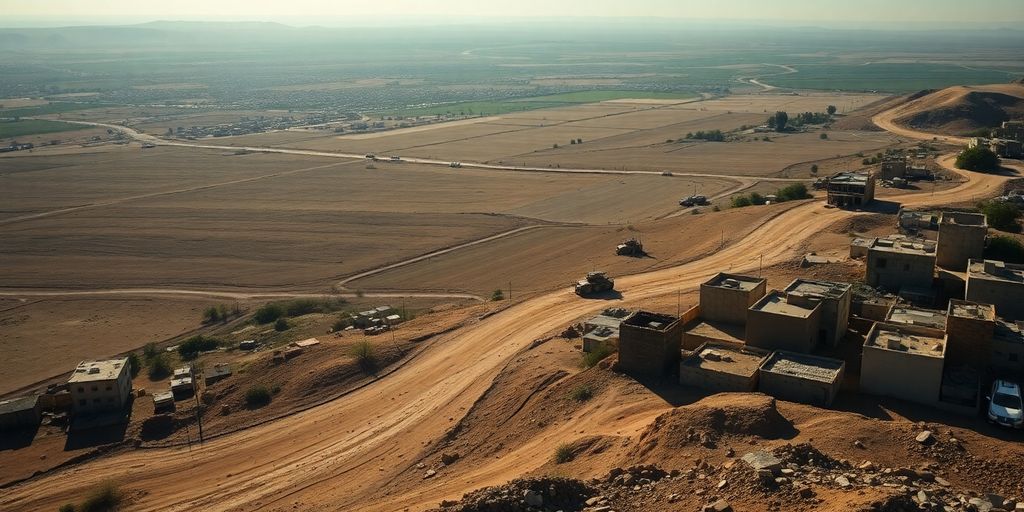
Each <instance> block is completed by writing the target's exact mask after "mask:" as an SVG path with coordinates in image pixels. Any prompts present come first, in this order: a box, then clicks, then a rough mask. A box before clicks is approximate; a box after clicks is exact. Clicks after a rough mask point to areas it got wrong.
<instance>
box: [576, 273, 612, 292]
mask: <svg viewBox="0 0 1024 512" xmlns="http://www.w3.org/2000/svg"><path fill="white" fill-rule="evenodd" d="M574 289H575V291H576V295H579V296H581V297H585V296H587V295H594V294H598V293H602V292H608V291H612V290H614V289H615V280H614V279H612V278H610V277H608V276H607V275H605V273H604V272H587V278H586V279H583V280H581V281H578V282H577V283H576V284H575V286H574Z"/></svg>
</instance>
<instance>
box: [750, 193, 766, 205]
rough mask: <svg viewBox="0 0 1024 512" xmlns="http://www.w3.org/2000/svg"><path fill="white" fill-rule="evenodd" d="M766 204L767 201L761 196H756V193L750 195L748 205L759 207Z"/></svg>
mask: <svg viewBox="0 0 1024 512" xmlns="http://www.w3.org/2000/svg"><path fill="white" fill-rule="evenodd" d="M766 202H767V201H766V200H765V198H764V196H762V195H761V194H758V193H757V192H751V193H750V204H757V205H761V204H764V203H766Z"/></svg>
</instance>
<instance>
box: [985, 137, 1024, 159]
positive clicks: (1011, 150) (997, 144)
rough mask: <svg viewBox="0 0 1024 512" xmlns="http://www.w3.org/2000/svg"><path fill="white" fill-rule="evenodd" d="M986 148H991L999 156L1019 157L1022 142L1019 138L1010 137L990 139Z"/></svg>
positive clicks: (1023, 145)
mask: <svg viewBox="0 0 1024 512" xmlns="http://www.w3.org/2000/svg"><path fill="white" fill-rule="evenodd" d="M988 148H989V149H990V150H992V152H993V153H995V154H996V155H997V156H998V157H999V158H1014V159H1016V158H1020V157H1021V152H1022V149H1024V144H1021V142H1020V141H1019V140H1012V139H992V142H991V143H989V146H988Z"/></svg>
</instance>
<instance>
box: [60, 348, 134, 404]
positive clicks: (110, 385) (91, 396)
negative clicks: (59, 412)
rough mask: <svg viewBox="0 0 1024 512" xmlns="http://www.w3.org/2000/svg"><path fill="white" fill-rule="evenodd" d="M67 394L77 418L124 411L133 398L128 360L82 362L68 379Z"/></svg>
mask: <svg viewBox="0 0 1024 512" xmlns="http://www.w3.org/2000/svg"><path fill="white" fill-rule="evenodd" d="M68 391H69V392H70V393H71V409H72V411H74V413H75V414H76V415H88V414H96V413H103V412H111V411H120V410H122V409H124V406H125V404H126V403H128V398H129V397H131V394H132V379H131V375H130V372H129V368H128V358H127V357H125V358H121V359H108V360H104V361H82V362H81V363H79V364H78V366H77V367H76V368H75V371H74V372H72V374H71V378H70V379H68Z"/></svg>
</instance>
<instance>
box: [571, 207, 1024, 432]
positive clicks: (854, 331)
mask: <svg viewBox="0 0 1024 512" xmlns="http://www.w3.org/2000/svg"><path fill="white" fill-rule="evenodd" d="M936 224H937V226H938V239H937V240H936V241H929V240H924V239H916V238H910V237H907V236H904V235H894V236H889V237H879V238H872V239H857V240H854V241H853V243H852V244H851V255H852V256H853V257H855V258H863V259H864V261H865V264H866V273H865V281H866V283H867V285H865V284H862V283H845V282H837V281H828V280H816V279H804V278H798V279H795V280H793V281H792V282H791V283H789V285H787V286H786V287H785V288H783V289H781V290H769V289H768V288H767V281H766V280H765V279H763V278H761V277H755V276H749V275H739V274H727V273H720V274H718V275H716V276H714V277H712V278H711V279H709V280H708V281H706V282H705V283H703V284H702V285H701V287H700V302H699V304H697V305H696V306H694V307H693V308H691V309H689V310H688V311H686V312H684V313H682V315H681V316H673V315H666V314H660V313H653V312H649V311H636V312H633V313H631V314H629V315H627V316H625V317H619V316H617V315H609V314H607V312H605V313H602V315H599V316H598V317H596V318H595V319H594V320H591V321H588V322H587V323H586V324H585V325H587V326H593V327H591V328H590V329H589V330H587V331H586V333H585V334H584V340H585V341H584V350H588V351H589V350H593V349H594V347H595V346H596V344H598V343H614V344H616V345H617V347H618V354H619V367H620V368H621V369H622V370H623V371H624V372H626V373H629V374H631V375H635V376H639V377H647V378H651V377H653V378H666V377H671V378H678V381H679V382H680V384H682V385H686V386H693V387H697V388H702V389H706V390H708V391H712V392H721V391H754V390H760V391H762V392H764V393H767V394H770V395H773V396H776V397H779V398H782V399H786V400H791V401H799V402H804V403H810V404H816V405H820V406H828V405H830V404H831V403H832V401H833V399H834V398H835V396H836V395H837V394H838V393H839V391H840V389H841V388H842V387H843V384H844V378H845V377H847V376H849V377H851V378H848V379H845V380H847V381H853V380H856V383H851V382H847V383H846V385H847V386H848V387H854V388H856V389H859V391H860V392H861V393H868V394H873V395H879V396H887V397H893V398H898V399H901V400H905V401H909V402H915V403H919V404H924V405H928V406H932V407H937V408H941V409H943V410H947V411H952V412H957V413H964V414H974V413H976V412H977V411H978V410H979V407H981V404H982V402H983V398H984V391H983V390H984V389H985V387H986V386H988V385H990V383H991V382H992V381H993V380H995V379H1004V380H1009V381H1013V382H1022V381H1024V330H1022V324H1024V322H1021V323H1018V321H1020V320H1024V265H1014V264H1011V263H1005V262H1001V261H993V260H986V259H983V258H982V251H983V249H984V243H985V235H986V232H987V229H988V225H987V223H986V219H985V217H984V215H980V214H974V213H963V212H943V213H941V214H939V217H938V219H937V221H936ZM613 321H615V322H618V324H617V326H614V327H615V328H614V333H615V334H614V336H611V335H609V333H610V329H612V327H613V326H610V325H609V324H610V323H612V322H613ZM851 343H853V344H857V345H859V347H858V348H859V349H858V350H856V351H853V350H849V347H851V346H852V345H850V344H851ZM847 374H849V375H847ZM853 376H857V378H856V379H853V378H852V377H853Z"/></svg>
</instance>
